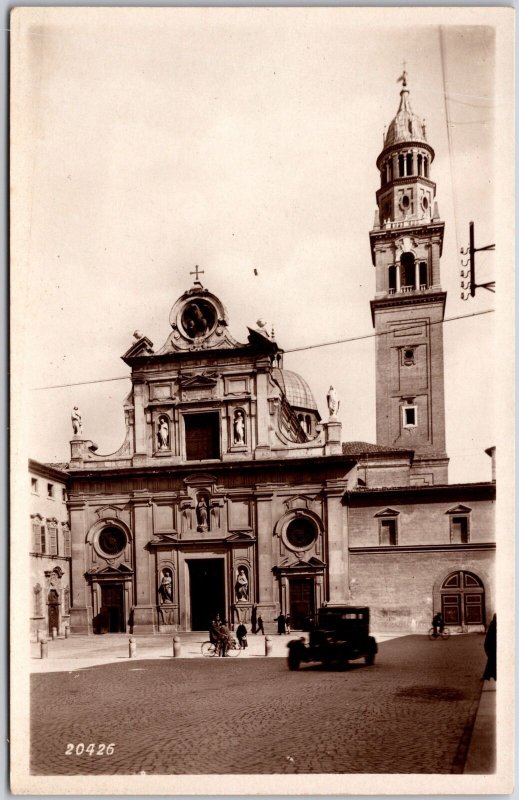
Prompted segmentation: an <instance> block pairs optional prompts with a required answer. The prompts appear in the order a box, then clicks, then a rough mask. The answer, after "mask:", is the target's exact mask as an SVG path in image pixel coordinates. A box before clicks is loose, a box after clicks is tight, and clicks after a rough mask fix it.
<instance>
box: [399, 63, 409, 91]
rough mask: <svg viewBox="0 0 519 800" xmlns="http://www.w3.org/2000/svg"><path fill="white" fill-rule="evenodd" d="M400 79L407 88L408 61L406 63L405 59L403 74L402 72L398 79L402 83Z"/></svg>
mask: <svg viewBox="0 0 519 800" xmlns="http://www.w3.org/2000/svg"><path fill="white" fill-rule="evenodd" d="M400 81H402V86H403V87H404V89H405V88H406V87H407V63H406V62H405V61H404V63H403V71H402V74H401V75H400V77H399V78H398V79H397V83H400Z"/></svg>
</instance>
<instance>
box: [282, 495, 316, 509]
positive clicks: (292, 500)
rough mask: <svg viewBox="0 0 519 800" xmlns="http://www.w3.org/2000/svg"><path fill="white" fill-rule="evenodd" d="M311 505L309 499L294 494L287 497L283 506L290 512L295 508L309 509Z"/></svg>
mask: <svg viewBox="0 0 519 800" xmlns="http://www.w3.org/2000/svg"><path fill="white" fill-rule="evenodd" d="M311 503H312V499H311V498H310V497H305V496H304V495H302V494H296V495H294V496H293V497H289V498H288V500H285V505H286V507H287V509H288V510H289V511H292V510H293V509H295V508H306V509H308V508H310V505H311Z"/></svg>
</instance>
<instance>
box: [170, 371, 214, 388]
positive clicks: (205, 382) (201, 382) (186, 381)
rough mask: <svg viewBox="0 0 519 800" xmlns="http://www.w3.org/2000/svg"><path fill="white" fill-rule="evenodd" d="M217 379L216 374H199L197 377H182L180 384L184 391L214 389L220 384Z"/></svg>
mask: <svg viewBox="0 0 519 800" xmlns="http://www.w3.org/2000/svg"><path fill="white" fill-rule="evenodd" d="M217 378H218V375H217V373H216V372H199V373H198V374H197V375H190V376H186V375H182V377H180V378H179V382H180V386H181V387H182V389H208V388H211V389H212V388H214V387H215V386H216V384H217V382H218V380H217Z"/></svg>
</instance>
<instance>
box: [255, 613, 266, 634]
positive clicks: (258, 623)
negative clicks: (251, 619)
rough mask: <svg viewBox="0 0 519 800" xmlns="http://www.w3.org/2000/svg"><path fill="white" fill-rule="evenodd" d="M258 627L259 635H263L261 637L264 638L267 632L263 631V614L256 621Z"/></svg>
mask: <svg viewBox="0 0 519 800" xmlns="http://www.w3.org/2000/svg"><path fill="white" fill-rule="evenodd" d="M256 625H257V627H258V633H261V635H262V636H263V635H264V633H265V631H264V630H263V620H262V618H261V614H260V615H259V616H258V619H257V620H256Z"/></svg>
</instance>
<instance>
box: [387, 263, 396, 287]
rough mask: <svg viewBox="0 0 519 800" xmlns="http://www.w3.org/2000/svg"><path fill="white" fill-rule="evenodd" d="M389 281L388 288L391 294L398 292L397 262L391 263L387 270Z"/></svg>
mask: <svg viewBox="0 0 519 800" xmlns="http://www.w3.org/2000/svg"><path fill="white" fill-rule="evenodd" d="M387 273H388V274H387V281H388V290H389V294H394V293H395V292H396V266H395V264H390V265H389V267H388V270H387Z"/></svg>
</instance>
